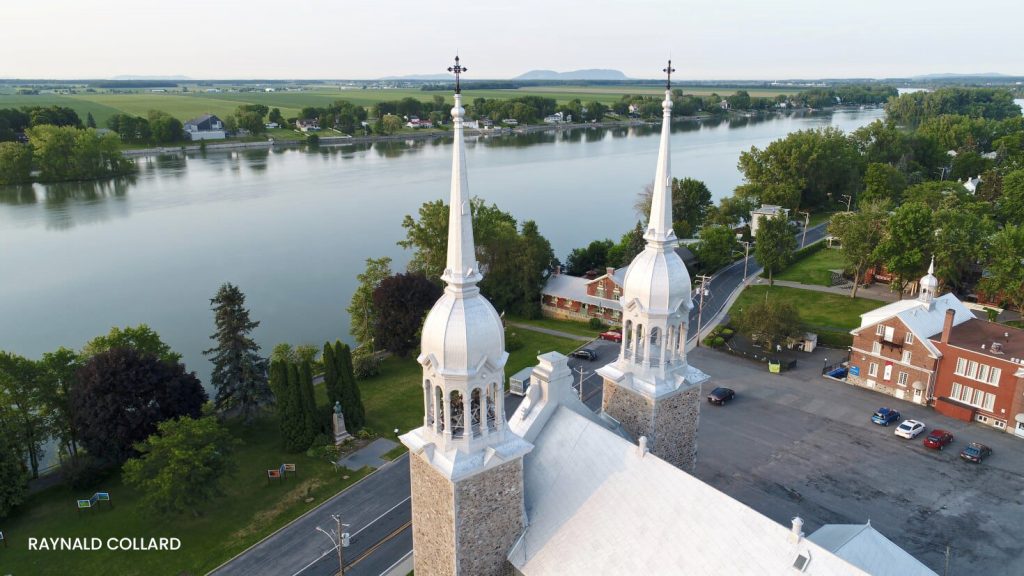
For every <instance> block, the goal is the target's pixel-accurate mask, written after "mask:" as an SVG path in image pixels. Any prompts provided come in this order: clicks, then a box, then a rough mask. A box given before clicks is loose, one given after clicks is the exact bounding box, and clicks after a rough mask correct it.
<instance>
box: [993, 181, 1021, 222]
mask: <svg viewBox="0 0 1024 576" xmlns="http://www.w3.org/2000/svg"><path fill="white" fill-rule="evenodd" d="M996 217H997V218H999V221H1000V222H1002V223H1003V224H1021V223H1024V170H1015V171H1013V172H1010V173H1009V174H1007V175H1006V176H1004V177H1003V194H1002V196H1001V197H1000V198H999V200H998V201H997V202H996Z"/></svg>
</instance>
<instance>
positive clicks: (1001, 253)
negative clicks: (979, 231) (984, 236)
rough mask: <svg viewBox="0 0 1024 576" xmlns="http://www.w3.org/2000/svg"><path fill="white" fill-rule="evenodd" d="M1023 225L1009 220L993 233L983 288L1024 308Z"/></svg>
mask: <svg viewBox="0 0 1024 576" xmlns="http://www.w3.org/2000/svg"><path fill="white" fill-rule="evenodd" d="M1021 254H1024V226H1022V225H1015V224H1008V225H1007V226H1006V227H1004V228H1003V229H1002V230H1001V231H999V233H997V234H996V235H995V236H993V237H992V244H991V249H990V250H989V251H988V261H987V263H986V264H987V265H986V268H985V269H986V271H987V272H988V274H987V275H986V276H985V277H984V278H983V279H982V280H981V286H980V287H981V289H982V291H983V292H985V293H986V294H988V295H989V296H990V297H997V296H1001V297H1002V298H1003V299H1004V300H1005V301H1007V302H1010V303H1011V304H1013V306H1014V307H1016V308H1017V310H1024V259H1022V258H1021Z"/></svg>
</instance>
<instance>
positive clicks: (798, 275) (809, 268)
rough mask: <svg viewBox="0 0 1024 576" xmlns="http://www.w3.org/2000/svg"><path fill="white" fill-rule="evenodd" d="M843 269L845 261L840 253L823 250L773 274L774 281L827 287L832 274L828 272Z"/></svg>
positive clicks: (832, 250) (833, 250)
mask: <svg viewBox="0 0 1024 576" xmlns="http://www.w3.org/2000/svg"><path fill="white" fill-rule="evenodd" d="M845 267H846V260H845V259H844V258H843V253H842V252H841V251H839V250H838V249H836V248H823V249H821V250H818V251H817V252H815V253H813V254H811V255H810V256H807V257H806V258H804V259H802V260H798V261H796V262H794V263H792V264H790V265H789V266H788V267H787V268H786V269H785V270H783V271H782V272H779V273H777V274H775V279H776V280H789V281H791V282H800V283H801V284H817V285H819V286H829V285H831V280H832V273H831V272H829V270H834V269H843V268H845Z"/></svg>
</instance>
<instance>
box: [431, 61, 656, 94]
mask: <svg viewBox="0 0 1024 576" xmlns="http://www.w3.org/2000/svg"><path fill="white" fill-rule="evenodd" d="M449 70H451V68H449ZM661 71H662V72H664V73H666V74H668V78H666V79H665V90H671V89H672V73H673V72H675V71H676V69H675V68H673V67H672V59H671V58H669V61H668V67H667V68H662V69H661Z"/></svg>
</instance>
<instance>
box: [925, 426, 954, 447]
mask: <svg viewBox="0 0 1024 576" xmlns="http://www.w3.org/2000/svg"><path fill="white" fill-rule="evenodd" d="M952 443H953V435H952V434H950V433H949V432H946V431H945V430H940V429H938V428H936V429H935V430H932V431H931V432H929V433H928V437H927V438H925V439H924V445H925V447H926V448H934V449H936V450H942V447H943V446H945V445H946V444H952Z"/></svg>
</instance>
